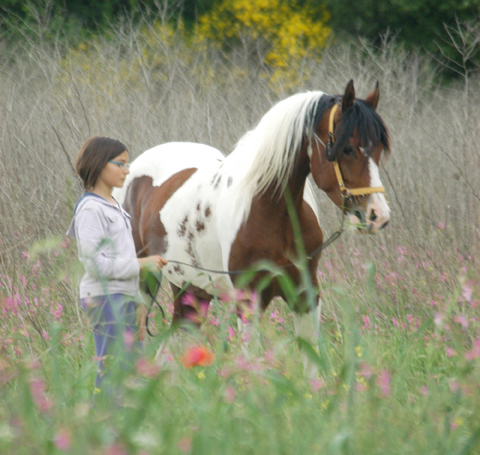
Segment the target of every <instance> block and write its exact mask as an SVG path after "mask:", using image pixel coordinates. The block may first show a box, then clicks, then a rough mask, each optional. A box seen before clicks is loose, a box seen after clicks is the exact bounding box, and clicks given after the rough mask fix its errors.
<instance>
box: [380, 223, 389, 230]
mask: <svg viewBox="0 0 480 455" xmlns="http://www.w3.org/2000/svg"><path fill="white" fill-rule="evenodd" d="M389 222H390V221H385V223H383V224H382V227H381V228H380V229H385V228H386V227H387V226H388V223H389Z"/></svg>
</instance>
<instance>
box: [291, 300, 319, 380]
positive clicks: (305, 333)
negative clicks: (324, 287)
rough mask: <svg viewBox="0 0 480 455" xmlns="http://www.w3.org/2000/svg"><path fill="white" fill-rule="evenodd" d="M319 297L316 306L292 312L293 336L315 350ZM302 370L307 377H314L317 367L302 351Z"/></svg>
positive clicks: (316, 373)
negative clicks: (308, 309) (305, 310)
mask: <svg viewBox="0 0 480 455" xmlns="http://www.w3.org/2000/svg"><path fill="white" fill-rule="evenodd" d="M320 315H321V299H320V297H319V298H318V302H317V306H316V307H315V308H314V309H311V310H310V311H307V312H297V311H295V310H294V312H293V324H294V328H295V336H296V337H297V338H301V339H303V340H305V341H306V342H307V343H309V344H310V345H311V346H312V348H313V349H315V350H317V339H318V331H319V329H320ZM302 361H303V371H304V373H305V375H306V376H307V377H308V378H312V379H313V378H315V377H316V376H317V375H318V367H317V365H315V363H314V362H312V360H311V359H310V358H309V357H308V356H307V355H306V354H305V352H303V353H302Z"/></svg>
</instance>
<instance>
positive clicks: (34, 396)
mask: <svg viewBox="0 0 480 455" xmlns="http://www.w3.org/2000/svg"><path fill="white" fill-rule="evenodd" d="M178 33H180V32H179V31H175V30H172V29H170V28H166V27H164V26H148V25H146V24H144V25H143V27H138V28H132V27H130V26H129V25H128V24H123V25H121V26H118V28H117V30H116V32H115V33H113V34H111V35H110V36H105V37H103V38H96V39H92V40H90V41H85V42H82V43H80V45H79V46H77V47H69V46H65V45H64V44H62V42H60V41H59V42H58V45H57V46H54V47H51V46H47V45H45V43H44V42H43V40H42V35H41V30H39V31H38V35H37V36H36V38H35V39H31V41H29V42H26V43H25V44H24V45H23V47H22V48H21V49H16V52H17V53H18V56H17V58H10V59H4V60H2V66H1V67H0V72H1V78H0V233H1V235H0V321H1V324H0V349H1V355H0V396H1V400H0V453H1V454H8V455H9V454H33V453H35V454H52V453H58V454H60V453H70V454H85V453H87V454H105V455H116V454H118V455H120V454H122V455H123V454H142V455H146V454H152V455H153V454H189V453H192V454H204V453H205V454H206V453H209V454H222V455H228V454H257V453H262V454H264V453H271V454H298V453H322V454H369V455H373V454H385V453H388V454H410V453H411V454H419V453H422V454H426V455H429V454H448V455H450V454H455V455H456V454H458V455H465V454H475V453H480V440H479V438H480V409H479V405H480V332H479V329H480V321H479V311H480V310H479V307H480V290H479V284H480V283H479V270H478V259H477V253H478V249H479V246H480V238H479V231H478V225H479V215H480V209H479V194H480V185H479V183H478V182H480V175H479V174H480V170H479V167H478V165H477V163H478V157H477V152H478V144H479V139H480V137H479V134H480V133H478V132H479V131H480V128H479V124H478V123H479V121H480V120H479V118H480V116H479V115H478V112H477V111H478V106H479V101H480V100H479V97H480V95H479V93H480V91H479V90H478V85H479V79H478V78H477V77H476V76H475V75H474V74H472V73H470V71H469V69H468V68H467V67H465V68H463V69H462V68H460V69H459V72H460V73H461V77H459V78H458V79H457V80H456V81H451V82H450V83H449V84H441V83H439V82H438V81H439V78H438V71H439V69H438V66H437V63H436V62H434V61H432V60H431V59H429V58H428V57H425V56H421V55H420V54H414V53H407V52H405V51H404V50H402V48H401V47H399V46H397V45H396V44H395V42H390V41H388V40H387V41H386V42H385V43H384V45H383V46H382V47H381V48H379V49H373V48H371V47H370V46H369V45H367V44H364V43H358V44H356V45H353V44H349V45H346V44H341V43H332V44H331V46H330V47H328V48H327V49H325V50H324V52H323V53H322V57H321V59H320V60H311V59H306V60H304V61H302V62H301V64H300V65H299V66H298V67H295V72H294V74H295V77H294V78H292V71H289V72H286V73H285V74H284V75H282V74H272V71H271V69H269V68H266V67H265V66H264V65H262V64H261V63H255V62H254V61H252V59H251V49H247V48H238V49H235V50H230V51H229V52H228V53H225V52H223V51H222V50H221V49H218V48H213V47H209V46H207V45H205V44H202V43H197V42H195V41H194V40H191V41H188V40H184V39H180V38H179V37H178V36H177V34H178ZM273 76H274V77H273ZM349 79H354V81H355V87H356V91H357V94H358V96H359V97H361V98H363V97H365V96H366V95H367V94H368V93H369V92H370V91H371V90H372V89H373V87H374V84H375V82H376V81H377V80H378V81H379V83H380V90H381V98H380V105H379V112H380V114H381V116H382V117H383V118H384V120H385V123H386V124H387V125H388V126H389V130H390V134H391V138H392V154H391V156H390V157H389V158H388V160H386V161H385V162H384V163H383V164H382V168H381V176H382V180H383V183H384V185H385V187H386V191H387V195H388V197H389V200H390V206H391V209H392V221H391V222H390V225H389V227H388V228H387V229H386V230H384V231H382V232H381V233H380V234H378V235H376V236H361V235H358V234H356V233H354V232H346V233H344V234H343V235H342V236H341V237H340V239H338V240H337V241H336V242H335V243H334V244H333V245H332V246H330V247H329V248H328V249H326V250H325V251H324V252H323V253H322V259H321V262H320V268H319V270H318V273H319V276H320V278H321V286H320V292H321V294H322V301H323V305H322V330H321V334H320V336H319V340H318V346H310V347H308V346H306V347H305V349H307V351H308V352H309V355H310V356H311V358H312V360H313V361H314V362H315V363H316V364H317V365H318V376H317V377H316V378H313V379H311V378H306V377H305V376H304V374H303V368H302V363H301V361H300V360H299V346H298V344H297V340H296V339H295V336H294V333H293V322H292V317H291V313H290V311H289V309H288V308H287V305H286V304H285V302H283V301H281V300H278V301H275V302H274V304H273V305H271V306H270V307H269V309H268V310H267V312H266V313H265V314H264V315H263V316H261V317H260V316H259V315H252V318H253V320H252V323H253V324H256V325H258V327H259V329H260V332H261V337H260V340H259V341H258V343H254V344H253V345H252V346H250V349H249V353H248V355H246V354H245V353H244V350H243V349H242V347H243V346H244V344H245V341H246V340H243V339H241V337H239V335H238V334H237V332H236V323H235V317H234V311H233V308H234V298H233V299H230V300H227V299H224V300H226V301H223V300H221V301H219V302H216V304H215V305H213V307H212V308H211V311H210V314H209V317H208V319H209V320H208V322H207V323H206V324H205V325H204V326H203V328H202V330H201V332H200V333H191V334H189V335H188V336H187V337H186V339H187V342H188V345H189V349H201V350H202V351H201V352H203V353H204V354H206V358H207V360H206V361H204V362H201V361H200V362H192V363H188V361H187V359H188V355H186V354H185V353H184V352H181V353H175V352H174V353H172V356H171V357H170V358H169V362H168V364H167V366H165V367H164V368H158V367H157V366H156V365H155V364H154V363H153V361H152V359H153V356H154V353H155V351H156V349H157V347H158V346H159V344H160V341H161V340H162V339H163V338H164V337H165V336H167V334H168V320H169V318H170V314H171V311H172V308H171V306H172V305H171V296H170V293H169V291H168V288H167V286H166V285H165V284H164V289H163V290H162V291H161V294H160V298H161V300H162V302H163V307H164V308H165V310H166V318H165V319H162V317H161V315H160V314H159V312H158V311H153V314H152V320H153V322H154V331H155V332H156V334H157V335H156V337H154V338H148V339H147V340H146V342H145V356H144V358H143V359H141V361H139V362H138V363H137V364H136V365H135V366H134V368H133V370H132V371H130V372H127V373H122V374H120V373H119V375H118V381H119V383H121V384H122V387H123V389H124V391H125V397H126V400H127V403H128V405H127V406H125V407H122V408H116V407H114V406H112V405H111V404H109V403H100V404H98V405H97V406H96V407H92V391H93V380H94V376H95V359H94V357H93V356H94V351H93V340H92V338H91V333H90V330H89V327H88V324H87V320H86V318H85V315H84V314H83V313H82V310H81V308H80V306H79V299H78V291H77V284H78V280H79V277H80V276H81V273H82V269H81V266H80V264H79V263H78V260H77V259H76V246H75V245H74V244H73V243H72V242H70V241H69V240H68V239H66V238H65V234H64V233H65V231H66V228H67V227H68V224H69V221H70V218H71V215H72V210H73V206H74V204H75V201H76V200H77V199H78V197H79V196H80V195H81V186H80V183H79V181H78V179H77V178H76V176H75V174H74V171H73V165H72V163H73V162H74V160H75V156H76V153H77V151H78V149H79V147H80V146H81V144H82V143H83V142H84V140H85V139H86V138H87V137H89V136H91V135H93V134H102V135H108V136H111V137H116V138H119V139H121V140H122V141H123V142H124V143H126V144H127V146H128V148H129V151H130V154H131V157H132V158H134V157H135V156H137V155H138V154H140V153H141V152H142V151H143V150H146V149H147V148H150V147H152V146H154V145H156V144H160V143H163V142H168V141H194V142H201V143H205V144H209V145H212V146H214V147H217V148H219V149H220V150H222V151H224V152H225V153H229V151H231V150H232V149H233V147H234V144H235V143H236V141H238V140H239V139H240V137H241V136H242V135H243V134H244V133H245V132H246V131H248V130H249V129H251V128H252V127H253V126H254V125H255V124H256V122H257V121H258V120H259V119H260V118H261V116H262V115H263V114H264V113H265V112H266V111H267V110H268V109H269V108H270V107H271V106H272V105H273V104H274V103H275V102H276V101H277V100H280V99H282V98H284V97H286V96H288V95H290V94H293V93H295V92H298V91H302V90H322V91H324V92H326V93H342V92H343V90H344V88H345V85H346V83H347V82H348V80H349ZM318 204H319V207H320V211H321V213H322V228H323V229H324V232H325V234H326V235H327V236H328V235H329V234H330V233H332V232H334V231H335V230H336V229H337V228H338V226H339V224H340V220H341V215H340V213H339V211H338V209H336V208H335V207H334V206H333V204H332V203H331V202H330V201H329V200H328V199H327V198H326V197H325V196H324V195H323V194H320V193H318ZM225 341H226V343H225Z"/></svg>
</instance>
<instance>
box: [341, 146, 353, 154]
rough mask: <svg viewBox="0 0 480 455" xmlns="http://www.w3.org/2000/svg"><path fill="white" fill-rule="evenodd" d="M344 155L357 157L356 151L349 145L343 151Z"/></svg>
mask: <svg viewBox="0 0 480 455" xmlns="http://www.w3.org/2000/svg"><path fill="white" fill-rule="evenodd" d="M343 153H345V155H348V156H355V149H354V148H353V147H351V146H350V145H347V146H346V147H345V148H344V149H343Z"/></svg>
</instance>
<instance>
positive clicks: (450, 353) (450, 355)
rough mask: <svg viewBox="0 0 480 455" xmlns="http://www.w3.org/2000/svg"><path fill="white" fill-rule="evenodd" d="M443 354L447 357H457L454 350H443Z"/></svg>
mask: <svg viewBox="0 0 480 455" xmlns="http://www.w3.org/2000/svg"><path fill="white" fill-rule="evenodd" d="M445 353H446V354H447V357H454V356H456V355H457V353H456V351H455V349H453V348H449V347H446V348H445Z"/></svg>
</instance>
